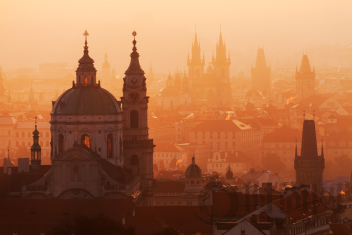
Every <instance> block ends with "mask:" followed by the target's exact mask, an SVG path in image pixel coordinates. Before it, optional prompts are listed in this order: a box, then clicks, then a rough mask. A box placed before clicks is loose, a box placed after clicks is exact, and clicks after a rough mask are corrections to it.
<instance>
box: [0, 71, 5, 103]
mask: <svg viewBox="0 0 353 235" xmlns="http://www.w3.org/2000/svg"><path fill="white" fill-rule="evenodd" d="M5 91H6V88H5V87H4V79H3V77H2V71H1V67H0V97H1V96H5Z"/></svg>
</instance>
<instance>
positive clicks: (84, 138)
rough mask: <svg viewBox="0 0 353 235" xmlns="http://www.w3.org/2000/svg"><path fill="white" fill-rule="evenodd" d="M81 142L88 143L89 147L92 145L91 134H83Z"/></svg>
mask: <svg viewBox="0 0 353 235" xmlns="http://www.w3.org/2000/svg"><path fill="white" fill-rule="evenodd" d="M81 144H84V145H86V146H87V147H88V148H90V147H91V144H90V141H89V136H88V135H82V137H81Z"/></svg>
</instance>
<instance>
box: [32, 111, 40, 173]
mask: <svg viewBox="0 0 353 235" xmlns="http://www.w3.org/2000/svg"><path fill="white" fill-rule="evenodd" d="M32 134H33V144H32V147H31V166H32V168H33V169H38V168H39V166H40V163H41V161H42V157H41V152H42V148H41V147H40V145H39V131H38V130H37V117H35V126H34V131H33V132H32Z"/></svg>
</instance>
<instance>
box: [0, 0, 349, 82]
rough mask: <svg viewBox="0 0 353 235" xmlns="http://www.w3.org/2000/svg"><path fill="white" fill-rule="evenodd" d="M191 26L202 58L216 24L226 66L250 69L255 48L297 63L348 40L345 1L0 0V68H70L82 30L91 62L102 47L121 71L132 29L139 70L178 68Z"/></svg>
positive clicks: (79, 52) (211, 47)
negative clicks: (59, 65) (224, 48)
mask: <svg viewBox="0 0 353 235" xmlns="http://www.w3.org/2000/svg"><path fill="white" fill-rule="evenodd" d="M195 24H196V28H197V33H198V35H199V38H200V39H201V49H202V50H203V51H204V53H205V57H206V62H207V63H208V62H209V61H210V60H211V56H212V53H213V51H214V50H215V46H216V42H217V41H218V37H219V31H220V24H221V28H222V33H223V36H224V38H225V40H226V45H227V49H229V50H230V53H231V58H232V65H231V71H237V70H239V69H240V68H242V67H244V68H245V69H246V70H250V67H249V66H250V65H251V64H250V63H254V62H255V56H256V50H257V48H258V47H259V46H261V47H262V46H263V47H264V48H265V53H266V57H267V59H268V61H269V62H270V63H271V65H273V64H276V63H278V61H281V60H282V59H285V57H286V56H291V55H295V61H297V63H300V59H301V58H300V57H301V56H300V55H301V53H302V52H303V50H305V49H308V48H310V47H312V46H317V45H333V44H335V43H338V42H351V41H352V1H348V0H346V1H343V0H336V1H326V0H324V1H323V0H310V1H308V0H306V1H304V0H299V1H298V0H296V1H283V0H278V1H277V0H273V1H263V0H258V1H249V0H246V1H235V0H233V1H217V2H216V1H205V0H202V1H201V0H200V1H186V0H185V1H146V0H142V1H137V0H134V1H117V0H111V1H104V0H101V1H92V0H91V1H90V0H85V1H73V0H61V1H48V0H31V1H25V0H23V1H19V0H11V1H6V0H0V29H1V34H0V66H1V67H2V68H3V69H4V70H9V69H15V68H20V67H33V68H38V64H39V63H43V62H67V63H68V64H70V65H73V66H76V65H77V61H78V59H79V58H80V57H81V56H82V51H83V48H82V47H83V42H84V37H83V36H82V34H83V32H84V30H86V29H87V30H88V32H89V34H90V36H89V39H88V40H89V47H90V49H89V50H90V55H91V57H92V58H93V59H94V60H95V62H96V68H97V69H98V70H101V64H102V62H103V59H104V53H105V49H106V50H107V52H108V56H109V61H110V63H111V67H112V68H115V69H116V70H117V73H118V74H119V75H120V76H122V74H123V72H124V71H125V69H126V68H127V66H128V63H129V53H130V51H131V47H132V44H131V41H132V36H131V32H132V31H133V30H136V31H137V48H138V51H139V53H140V55H141V57H140V59H141V64H142V67H143V68H144V70H145V71H146V72H148V68H149V64H150V63H152V65H153V68H154V70H155V71H161V72H168V71H169V70H170V71H172V72H173V71H175V70H176V69H177V68H179V69H180V70H183V69H184V68H186V58H187V53H188V51H190V48H191V42H192V40H193V36H194V32H195ZM308 54H309V58H310V51H308ZM241 56H242V57H244V58H246V59H245V60H244V61H243V60H240V59H239V58H240V57H241ZM313 60H315V59H314V58H313ZM314 62H315V61H314ZM293 67H295V64H293Z"/></svg>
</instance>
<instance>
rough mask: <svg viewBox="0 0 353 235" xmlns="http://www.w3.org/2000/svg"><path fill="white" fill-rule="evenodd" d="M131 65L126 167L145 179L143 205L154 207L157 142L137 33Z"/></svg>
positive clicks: (125, 112) (125, 109)
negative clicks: (150, 130) (151, 127)
mask: <svg viewBox="0 0 353 235" xmlns="http://www.w3.org/2000/svg"><path fill="white" fill-rule="evenodd" d="M133 36H134V40H133V45H134V46H133V48H132V53H131V55H130V56H131V62H130V65H129V67H128V69H127V70H126V72H125V77H124V86H123V97H121V103H122V109H123V120H124V123H123V136H124V138H123V139H124V142H123V144H124V145H123V146H124V159H125V167H127V168H128V169H131V170H132V173H133V175H134V176H140V177H141V185H142V188H143V193H144V194H143V198H144V201H143V205H147V206H148V205H149V206H151V205H153V189H152V187H153V147H154V145H153V140H152V139H149V138H148V125H147V108H148V99H149V97H148V96H147V88H146V78H145V76H144V74H145V72H144V71H143V70H142V69H141V66H140V63H139V53H137V49H136V40H135V36H136V32H133Z"/></svg>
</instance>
